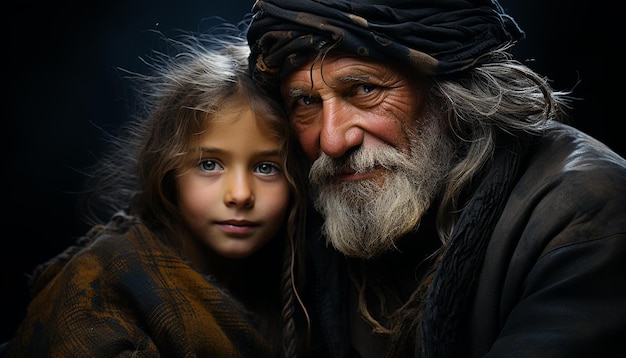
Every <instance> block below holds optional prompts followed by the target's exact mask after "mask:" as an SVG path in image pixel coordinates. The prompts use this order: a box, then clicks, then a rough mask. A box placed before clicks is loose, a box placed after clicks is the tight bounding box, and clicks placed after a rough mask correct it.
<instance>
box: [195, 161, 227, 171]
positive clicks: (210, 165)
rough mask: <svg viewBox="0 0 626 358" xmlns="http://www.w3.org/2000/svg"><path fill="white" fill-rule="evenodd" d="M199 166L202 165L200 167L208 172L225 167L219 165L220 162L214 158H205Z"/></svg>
mask: <svg viewBox="0 0 626 358" xmlns="http://www.w3.org/2000/svg"><path fill="white" fill-rule="evenodd" d="M198 166H199V167H200V169H202V170H205V171H208V172H210V171H214V170H221V169H223V168H222V166H221V165H219V163H217V162H216V161H213V160H203V161H201V162H200V164H198Z"/></svg>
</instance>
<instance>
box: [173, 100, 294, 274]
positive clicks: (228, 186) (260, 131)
mask: <svg viewBox="0 0 626 358" xmlns="http://www.w3.org/2000/svg"><path fill="white" fill-rule="evenodd" d="M222 107H223V108H224V109H222V110H221V111H220V112H218V113H217V114H216V115H215V119H213V120H212V121H211V124H210V125H209V128H208V130H207V131H206V132H205V133H204V134H203V135H202V138H201V141H200V143H201V145H200V146H201V148H200V150H201V153H202V155H201V159H200V160H199V161H198V162H197V165H195V166H194V167H193V168H191V170H187V171H184V172H183V174H182V175H180V176H179V177H178V178H177V187H178V199H179V201H178V202H179V207H180V210H181V212H182V216H183V219H184V221H185V223H186V224H187V225H188V227H189V229H190V231H191V233H192V235H193V237H194V239H195V240H192V241H193V242H191V243H188V244H187V245H186V246H187V247H188V248H189V249H191V250H187V253H188V254H189V256H191V259H192V261H194V257H193V256H194V254H195V256H196V259H198V257H197V255H198V254H199V252H201V251H202V250H194V249H193V248H194V247H198V246H197V245H198V244H200V245H204V246H205V247H208V248H209V249H211V250H212V251H214V252H215V253H217V254H218V255H221V256H224V257H227V258H244V257H247V256H250V255H251V254H253V253H254V252H256V251H257V250H259V249H260V248H261V247H262V246H263V245H265V244H266V243H267V242H268V241H269V240H271V239H272V238H273V237H274V236H275V235H276V233H277V232H278V230H279V229H280V227H281V225H283V222H284V220H285V216H286V212H287V205H288V202H289V197H290V191H289V186H288V182H287V179H286V178H285V175H284V173H283V170H284V168H283V164H282V162H283V161H282V159H283V158H282V157H281V155H280V154H279V153H280V147H279V143H278V142H277V141H276V140H275V139H273V138H272V137H270V136H269V135H268V130H267V129H265V128H263V127H261V126H259V124H258V122H257V118H256V115H255V113H254V112H253V111H252V110H251V109H250V107H249V106H247V105H243V104H241V103H240V102H239V101H236V102H234V103H228V104H223V106H222ZM189 251H193V252H189ZM196 261H197V260H196ZM196 264H198V263H197V262H196Z"/></svg>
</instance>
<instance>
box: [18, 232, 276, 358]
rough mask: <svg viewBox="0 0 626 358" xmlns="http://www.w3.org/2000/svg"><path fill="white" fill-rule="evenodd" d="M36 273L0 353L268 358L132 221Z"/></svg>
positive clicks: (228, 302) (225, 305)
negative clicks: (14, 328)
mask: <svg viewBox="0 0 626 358" xmlns="http://www.w3.org/2000/svg"><path fill="white" fill-rule="evenodd" d="M92 231H93V230H92ZM68 253H70V256H71V258H69V260H67V256H68V255H67V254H68ZM64 256H65V257H64ZM42 267H43V271H42V272H41V275H39V276H38V277H37V279H36V281H35V282H34V283H35V286H34V290H35V291H34V292H33V294H34V297H33V299H32V302H31V303H30V305H29V307H28V311H27V314H26V318H25V319H24V321H23V322H22V324H21V326H20V327H19V328H18V331H17V334H16V335H15V336H14V338H13V340H12V342H11V346H10V354H9V356H16V357H23V356H28V357H35V356H47V357H53V356H54V357H119V356H122V357H126V356H133V357H157V356H167V357H195V356H198V357H265V356H269V353H268V352H269V346H268V344H267V342H266V341H264V339H263V338H262V337H261V336H260V334H259V333H258V332H257V331H256V330H255V329H254V328H253V326H252V325H251V323H249V321H248V318H247V314H246V312H245V310H244V308H243V306H241V305H240V304H238V303H237V302H236V301H235V300H234V299H233V298H232V297H229V296H228V294H226V293H225V292H223V291H222V290H221V289H220V288H219V287H217V286H216V285H215V284H214V283H212V282H210V280H208V279H207V277H205V276H203V275H201V274H200V273H198V272H197V271H196V270H194V269H193V268H192V267H190V266H189V265H188V264H187V263H186V262H185V261H184V260H183V259H181V257H180V256H178V255H177V254H176V253H175V252H174V251H172V249H171V248H169V247H168V246H167V245H165V244H163V243H162V242H160V241H159V240H157V239H156V238H155V237H154V235H153V234H152V233H151V232H150V231H149V230H148V229H147V228H146V227H145V226H143V225H141V224H133V225H131V226H130V228H129V230H128V231H126V232H125V233H123V234H113V235H112V234H111V233H108V234H106V235H103V234H100V235H97V237H95V238H94V239H93V240H89V242H88V243H86V246H85V247H84V248H77V247H72V248H70V249H69V250H68V251H67V252H66V253H64V255H60V256H59V257H57V258H55V259H54V260H52V261H51V262H49V263H47V264H45V266H42Z"/></svg>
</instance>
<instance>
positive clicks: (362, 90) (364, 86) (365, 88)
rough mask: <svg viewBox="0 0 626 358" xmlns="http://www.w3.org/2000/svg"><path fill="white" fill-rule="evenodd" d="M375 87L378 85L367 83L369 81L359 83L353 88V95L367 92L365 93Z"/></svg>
mask: <svg viewBox="0 0 626 358" xmlns="http://www.w3.org/2000/svg"><path fill="white" fill-rule="evenodd" d="M376 88H378V86H376V85H373V84H369V83H364V84H360V85H358V86H356V87H355V88H354V94H355V95H357V94H367V93H370V92H373V91H374V90H376Z"/></svg>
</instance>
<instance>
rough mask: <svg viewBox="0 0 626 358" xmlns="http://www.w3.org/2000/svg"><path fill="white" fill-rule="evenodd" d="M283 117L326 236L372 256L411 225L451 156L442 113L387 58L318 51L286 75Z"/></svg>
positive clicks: (358, 254) (357, 254)
mask: <svg viewBox="0 0 626 358" xmlns="http://www.w3.org/2000/svg"><path fill="white" fill-rule="evenodd" d="M281 92H282V94H283V97H284V99H285V103H286V108H287V111H288V115H289V119H290V121H291V123H292V125H293V126H294V128H295V129H296V131H297V133H298V136H299V139H300V142H301V144H302V146H303V148H304V150H305V152H306V153H307V155H308V157H309V158H310V159H311V160H312V161H313V165H312V168H311V171H310V179H311V185H312V189H313V193H314V195H315V206H316V208H317V209H318V210H319V211H320V212H321V213H322V215H324V217H325V223H324V232H325V235H326V237H327V239H328V240H329V242H330V243H331V244H332V245H333V246H334V247H335V248H337V249H338V250H339V251H341V252H343V253H344V254H346V255H349V256H354V257H361V258H372V257H376V256H378V255H380V254H382V253H384V252H386V251H388V250H390V249H392V248H393V247H394V245H395V242H396V241H397V239H398V238H399V237H401V236H403V235H404V234H406V233H408V232H409V231H411V230H412V229H414V228H415V227H416V226H417V225H418V224H419V221H420V219H421V217H422V215H423V214H424V212H425V211H426V210H427V209H428V208H429V207H430V205H431V203H432V200H433V198H434V197H435V195H436V194H437V192H438V190H439V187H440V185H441V182H442V181H443V178H444V177H445V174H446V173H447V171H448V168H449V166H450V163H451V161H452V149H451V148H452V146H451V145H450V141H449V138H448V137H446V136H445V132H446V131H445V130H444V129H443V126H442V123H443V121H442V120H440V117H431V116H429V115H428V114H425V113H423V112H425V110H424V104H423V99H422V87H421V86H420V85H419V83H418V82H417V81H414V80H411V79H409V77H408V76H406V75H405V73H403V72H400V71H396V70H393V69H392V68H391V67H390V66H387V65H385V64H381V63H377V62H372V61H366V60H363V59H358V58H355V57H334V58H326V59H325V60H324V61H323V63H322V64H321V65H320V63H316V64H315V65H314V66H313V67H311V64H308V65H305V66H303V67H302V68H301V69H300V70H299V71H296V72H294V73H292V74H291V75H290V76H289V77H287V78H286V79H285V80H284V81H283V83H282V85H281Z"/></svg>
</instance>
